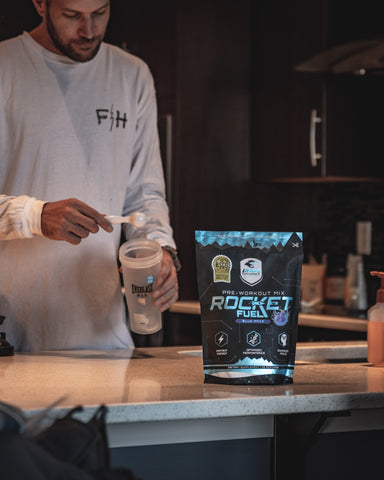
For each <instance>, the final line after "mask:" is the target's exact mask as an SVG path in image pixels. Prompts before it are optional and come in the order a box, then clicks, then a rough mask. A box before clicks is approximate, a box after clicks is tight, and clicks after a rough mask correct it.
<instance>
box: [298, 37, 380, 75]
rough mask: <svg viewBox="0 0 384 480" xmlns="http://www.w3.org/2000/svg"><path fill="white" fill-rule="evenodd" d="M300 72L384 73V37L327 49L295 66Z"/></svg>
mask: <svg viewBox="0 0 384 480" xmlns="http://www.w3.org/2000/svg"><path fill="white" fill-rule="evenodd" d="M295 70H297V71H299V72H309V73H333V74H352V75H366V74H371V75H384V39H372V40H362V41H358V42H351V43H346V44H344V45H339V46H336V47H333V48H330V49H328V50H325V51H324V52H322V53H319V54H318V55H315V56H314V57H312V58H310V59H308V60H306V61H304V62H302V63H299V64H298V65H296V66H295Z"/></svg>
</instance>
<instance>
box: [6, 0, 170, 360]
mask: <svg viewBox="0 0 384 480" xmlns="http://www.w3.org/2000/svg"><path fill="white" fill-rule="evenodd" d="M33 3H34V5H35V8H36V10H37V12H38V14H39V15H40V16H41V18H42V22H41V24H40V25H39V26H38V27H37V28H35V29H34V30H32V31H31V32H30V33H26V32H24V33H23V34H22V35H20V36H18V37H16V38H14V39H10V40H6V41H4V42H1V43H0V138H1V141H0V192H1V195H0V266H1V267H0V314H3V315H5V316H6V317H7V320H6V322H5V324H6V328H5V330H6V335H7V339H8V341H9V342H10V343H12V344H13V345H14V346H15V349H16V350H24V351H29V350H40V349H67V348H71V349H72V348H125V347H129V346H131V345H132V339H131V336H130V334H129V331H128V328H127V326H126V319H125V310H124V303H123V298H122V294H121V285H120V279H119V272H118V268H117V252H118V247H119V242H120V227H112V225H111V224H110V223H109V221H108V220H107V219H106V218H105V215H121V214H123V215H129V214H131V213H133V212H135V211H141V212H143V213H145V214H146V215H147V216H148V217H149V219H150V221H149V222H148V224H147V225H146V226H145V227H143V228H141V229H135V228H134V227H132V226H130V225H125V226H124V231H125V235H126V237H127V238H128V239H131V238H135V237H140V236H147V237H148V238H152V239H155V240H157V241H158V242H159V243H160V244H161V245H162V246H163V247H165V249H163V252H164V255H163V261H162V269H161V272H160V274H159V275H158V277H157V279H156V283H155V286H154V291H153V301H154V304H155V305H156V306H158V308H159V309H160V311H164V310H166V309H167V308H169V307H170V305H171V304H172V303H173V302H174V301H176V300H177V298H178V281H177V275H176V268H175V265H174V260H175V251H174V249H175V244H174V241H173V238H172V229H171V227H170V226H169V218H168V208H167V204H166V201H165V193H164V190H165V188H164V179H163V172H162V167H161V159H160V154H159V145H158V135H157V127H156V125H157V112H156V98H155V90H154V86H153V80H152V77H151V74H150V72H149V70H148V68H147V66H146V65H145V64H144V63H143V62H142V61H141V60H139V59H138V58H136V57H134V56H132V55H130V54H128V53H126V52H124V51H122V50H120V49H118V48H117V47H114V46H112V45H108V44H106V43H104V42H103V38H104V35H105V31H106V28H107V24H108V20H109V14H110V1H109V0H33ZM176 260H177V259H176ZM1 310H3V311H1Z"/></svg>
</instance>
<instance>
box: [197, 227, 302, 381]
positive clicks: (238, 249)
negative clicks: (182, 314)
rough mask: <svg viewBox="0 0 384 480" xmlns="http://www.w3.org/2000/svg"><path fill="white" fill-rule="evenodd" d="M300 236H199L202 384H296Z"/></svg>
mask: <svg viewBox="0 0 384 480" xmlns="http://www.w3.org/2000/svg"><path fill="white" fill-rule="evenodd" d="M302 238H303V235H302V233H300V232H214V231H196V232H195V240H196V262H197V277H198V291H199V299H200V305H201V322H202V342H203V360H204V382H205V383H221V384H232V385H233V384H235V385H236V384H237V385H250V384H256V385H261V384H269V385H278V384H288V383H292V382H293V371H294V363H295V353H296V339H297V323H298V313H299V305H300V289H301V267H302V262H303V241H302Z"/></svg>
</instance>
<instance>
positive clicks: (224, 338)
mask: <svg viewBox="0 0 384 480" xmlns="http://www.w3.org/2000/svg"><path fill="white" fill-rule="evenodd" d="M215 343H216V345H217V346H218V347H224V346H225V345H227V343H228V335H227V334H226V333H224V332H219V333H216V335H215Z"/></svg>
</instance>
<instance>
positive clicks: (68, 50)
mask: <svg viewBox="0 0 384 480" xmlns="http://www.w3.org/2000/svg"><path fill="white" fill-rule="evenodd" d="M46 23H47V30H48V33H49V36H50V37H51V40H52V42H53V44H54V45H55V47H56V48H57V50H59V52H61V53H62V54H63V55H66V56H67V57H69V58H70V59H71V60H74V61H75V62H89V61H90V60H92V59H93V58H94V57H95V56H96V54H97V52H98V51H99V49H100V46H101V42H102V41H103V38H104V35H100V36H98V37H94V38H93V39H92V40H87V39H86V38H83V39H82V40H72V42H68V43H66V44H65V43H64V42H63V41H62V40H61V38H60V36H59V34H58V33H57V30H56V28H55V26H54V25H53V23H52V20H51V17H50V15H49V8H48V9H47V17H46ZM92 43H94V44H95V46H94V48H93V49H92V50H90V51H88V52H87V53H86V54H81V53H79V52H77V51H76V50H75V49H74V48H73V46H72V44H75V45H76V44H77V45H79V46H81V45H82V46H85V45H88V44H92Z"/></svg>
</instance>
